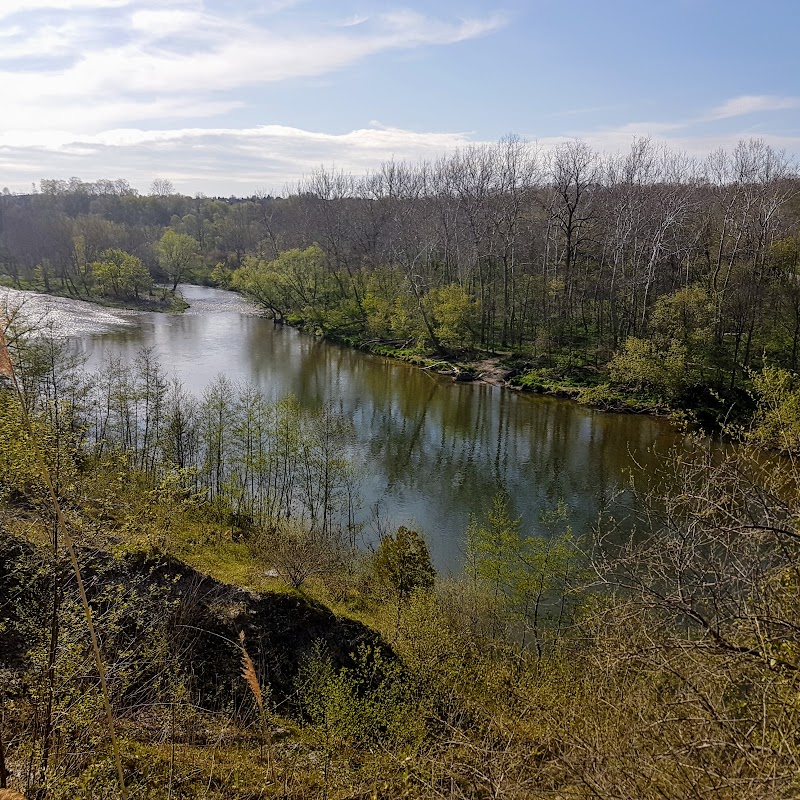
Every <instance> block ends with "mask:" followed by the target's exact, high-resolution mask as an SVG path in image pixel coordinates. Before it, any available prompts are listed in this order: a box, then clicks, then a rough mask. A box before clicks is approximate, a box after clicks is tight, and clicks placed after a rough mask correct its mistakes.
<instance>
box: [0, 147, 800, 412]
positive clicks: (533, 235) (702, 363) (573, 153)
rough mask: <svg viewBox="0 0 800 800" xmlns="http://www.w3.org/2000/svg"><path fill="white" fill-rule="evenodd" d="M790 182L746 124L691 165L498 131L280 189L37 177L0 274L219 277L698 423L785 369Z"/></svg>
mask: <svg viewBox="0 0 800 800" xmlns="http://www.w3.org/2000/svg"><path fill="white" fill-rule="evenodd" d="M799 189H800V182H798V175H797V168H796V165H795V164H794V163H793V162H792V160H791V159H790V158H789V157H788V156H786V155H785V154H784V153H781V152H778V151H775V150H774V149H773V148H771V147H770V146H769V145H766V144H765V143H764V142H762V141H760V140H758V139H752V140H744V141H741V142H740V143H739V144H738V145H737V146H736V147H735V148H734V149H733V150H732V151H730V152H727V151H718V152H715V153H713V154H711V155H710V156H708V157H707V158H705V159H703V160H697V159H691V158H689V157H687V156H686V155H684V154H682V153H679V152H673V151H670V150H668V149H665V148H664V147H662V146H660V145H658V144H655V143H653V142H652V141H650V140H647V139H639V140H636V141H634V142H633V143H632V145H631V148H630V151H629V152H627V153H625V154H621V155H608V154H603V153H599V152H597V151H595V150H593V149H592V148H590V147H589V146H588V145H586V144H585V143H583V142H581V141H578V140H575V141H570V142H566V143H564V144H562V145H559V146H558V147H556V148H555V149H552V150H549V151H546V152H544V151H541V150H540V149H539V148H537V146H536V145H535V144H532V143H529V142H525V141H523V140H520V139H518V138H515V137H508V138H506V139H504V140H501V141H500V142H498V143H497V144H495V145H492V146H472V147H468V148H465V149H462V150H459V151H455V152H454V153H452V154H451V155H449V156H446V157H443V158H441V159H440V160H438V161H435V162H432V163H425V162H422V163H411V164H409V163H402V162H388V163H385V164H383V165H382V166H381V167H380V168H379V169H377V170H376V171H374V172H372V173H370V174H367V175H363V176H354V175H349V174H346V173H343V172H339V171H336V170H333V169H326V168H319V169H318V170H317V171H315V172H313V173H312V174H310V175H308V176H307V177H306V178H304V179H303V180H302V181H301V182H300V183H299V184H298V185H297V186H295V187H292V188H291V189H287V191H286V195H285V196H283V197H273V196H269V195H266V194H263V195H257V196H253V197H250V198H227V199H220V198H214V199H211V198H206V197H195V198H190V197H185V196H182V195H178V194H175V193H174V192H173V191H172V187H171V185H170V184H169V182H168V181H165V180H159V181H154V184H153V186H152V187H151V193H150V194H149V195H147V196H141V195H139V194H137V193H136V192H135V191H134V190H132V189H131V187H130V186H129V185H128V184H127V183H126V182H125V181H124V180H115V181H111V180H101V181H97V182H95V183H85V182H82V181H81V180H79V179H77V178H76V179H72V180H70V181H59V180H43V181H42V182H41V183H40V185H39V187H38V190H37V191H36V193H33V194H30V195H24V196H22V195H17V196H15V195H11V194H8V193H6V194H4V195H3V196H0V271H2V272H4V273H5V274H6V276H7V277H6V280H7V281H8V282H9V283H11V284H13V285H15V286H18V287H35V288H42V289H44V290H45V291H51V292H53V291H55V292H58V293H67V294H71V295H73V296H76V297H98V296H102V297H105V298H106V299H109V300H112V301H120V302H129V303H131V302H132V303H134V304H135V303H136V301H137V299H139V300H140V299H141V296H145V295H147V294H148V292H152V291H153V288H152V287H153V281H156V282H157V283H158V284H160V285H163V286H166V287H168V288H169V290H171V291H172V293H173V294H174V290H175V288H176V287H177V286H178V284H179V283H180V282H181V281H196V282H207V283H211V284H214V285H219V286H225V287H228V286H230V287H232V288H235V289H237V290H239V291H242V292H244V293H246V294H247V295H249V296H250V297H252V298H253V299H255V300H256V301H257V302H258V303H259V304H260V305H261V306H262V307H263V308H265V309H266V310H267V311H268V312H269V313H270V314H272V315H273V316H274V317H275V319H276V320H278V321H288V322H291V323H293V324H299V325H303V326H304V327H306V328H307V329H309V330H311V331H313V332H315V333H319V334H322V335H326V336H330V337H333V338H338V339H340V340H342V341H345V342H347V343H349V344H352V345H355V346H360V347H365V348H369V349H373V350H375V351H376V352H381V353H384V354H389V355H396V356H399V357H405V358H423V359H424V358H425V357H426V356H427V357H430V359H432V360H434V361H440V360H441V359H442V358H443V357H444V358H445V359H449V360H450V361H454V362H455V363H456V364H462V365H463V364H467V365H469V364H470V363H474V362H475V361H476V360H480V358H479V357H478V356H480V357H483V356H485V355H486V354H487V353H488V354H490V355H492V356H493V357H497V358H499V359H501V360H502V363H503V365H504V366H505V367H507V372H508V375H509V378H510V379H511V380H512V382H514V383H515V384H517V385H519V386H522V387H524V388H528V389H531V390H534V391H550V392H555V393H560V394H566V395H569V396H574V397H577V398H578V399H579V400H581V401H583V402H587V403H592V404H595V405H600V406H603V407H607V408H622V409H644V410H650V411H652V410H659V409H670V408H671V409H683V410H688V411H694V412H696V415H699V416H700V417H701V419H702V421H703V422H704V423H706V424H710V423H711V422H712V421H713V420H715V419H716V420H719V419H725V418H728V417H729V415H730V411H731V408H734V409H736V411H737V413H738V411H740V410H741V411H742V412H744V413H749V411H751V410H752V404H749V400H748V398H749V394H748V390H749V388H750V387H751V379H750V373H751V371H752V370H756V371H758V370H760V369H761V368H763V367H764V366H777V367H782V368H786V369H789V370H792V371H796V370H797V367H798V358H800V352H799V350H798V344H799V343H800V288H799V287H798V282H797V269H798V263H799V262H800V238H798V236H800V233H799V231H798V224H799V220H800V199H798V190H799ZM168 294H169V293H168V291H167V289H163V290H161V292H160V297H161V298H162V301H164V302H168ZM164 298H167V300H164ZM465 371H466V372H467V373H469V368H468V367H467V368H465Z"/></svg>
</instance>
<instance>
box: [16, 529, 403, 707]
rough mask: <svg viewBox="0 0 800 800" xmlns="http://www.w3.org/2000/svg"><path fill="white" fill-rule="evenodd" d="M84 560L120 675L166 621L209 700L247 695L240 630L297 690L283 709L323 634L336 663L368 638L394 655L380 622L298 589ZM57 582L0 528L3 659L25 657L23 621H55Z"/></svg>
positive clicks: (174, 566)
mask: <svg viewBox="0 0 800 800" xmlns="http://www.w3.org/2000/svg"><path fill="white" fill-rule="evenodd" d="M81 561H82V569H83V577H84V581H85V583H86V587H87V594H88V595H89V598H90V602H91V603H92V605H93V607H94V608H95V612H96V615H97V617H98V628H99V629H100V630H99V632H100V636H101V639H104V641H105V644H104V650H105V653H106V657H107V658H108V660H109V664H110V676H111V677H112V679H113V673H114V667H113V662H114V658H115V655H116V654H117V653H120V652H122V651H124V650H125V649H126V647H128V643H130V642H132V641H136V640H137V637H138V638H139V639H141V638H143V634H144V633H145V632H146V631H147V630H149V629H152V628H153V627H155V626H159V625H160V626H161V628H162V629H163V631H164V634H165V636H166V638H167V640H168V646H169V648H170V650H171V652H172V653H173V654H174V655H173V657H174V658H175V659H176V661H177V664H178V668H179V669H180V670H181V672H182V673H183V674H184V675H186V676H188V677H187V680H188V682H189V684H190V687H191V690H192V692H193V695H194V697H195V698H196V699H197V700H198V701H199V703H200V704H202V705H203V706H205V707H219V706H221V705H222V704H233V705H234V707H236V706H237V705H238V704H239V702H240V701H242V700H244V698H245V697H246V695H247V692H248V689H247V687H246V685H245V683H244V681H243V680H242V678H241V657H242V651H241V648H240V644H239V635H240V633H241V632H244V635H245V646H246V647H247V650H248V653H249V654H250V657H251V658H252V659H253V662H254V663H255V666H256V670H257V673H258V677H259V680H260V681H261V682H262V683H263V684H269V686H270V689H271V692H272V698H273V700H274V701H276V702H281V701H284V700H289V703H288V704H287V706H284V707H283V709H282V710H283V711H284V712H285V711H290V710H291V697H292V695H293V694H294V690H295V688H296V687H295V684H294V681H295V678H296V676H297V673H298V671H299V669H300V666H301V664H302V663H303V660H304V659H305V658H306V657H307V656H308V655H309V654H310V653H311V652H312V651H313V650H314V648H315V647H316V646H318V643H322V644H323V645H324V648H325V651H326V653H327V655H328V656H329V657H330V659H331V660H332V661H333V663H334V664H335V665H338V666H352V665H353V657H352V656H353V654H354V653H355V652H356V650H357V649H358V648H359V646H360V645H366V646H368V647H373V648H379V649H380V650H381V651H383V653H384V655H385V656H387V657H391V652H390V650H389V648H388V646H387V645H385V644H384V643H383V642H382V641H381V639H380V637H379V636H378V635H377V634H376V633H375V632H374V631H372V630H370V629H369V628H367V627H366V626H364V625H362V624H360V623H358V622H355V621H353V620H348V619H343V618H340V617H337V616H336V615H334V614H333V613H332V612H331V611H329V610H328V609H327V608H325V607H324V606H322V605H320V604H318V603H315V602H312V601H310V600H307V599H305V598H302V597H299V596H295V595H285V594H265V595H263V596H258V595H253V594H250V593H248V592H246V591H244V590H242V589H240V588H238V587H235V586H229V585H226V584H223V583H220V582H218V581H215V580H214V579H213V578H209V577H208V576H207V575H203V574H201V573H199V572H197V571H196V570H194V569H192V568H191V567H189V566H188V565H186V564H184V563H182V562H179V561H176V560H174V559H165V558H147V557H144V556H134V557H127V558H125V559H115V558H114V557H112V556H111V555H109V554H108V553H95V554H88V553H82V554H81ZM61 575H62V576H63V581H64V583H65V584H66V587H67V588H66V593H67V595H69V593H70V592H71V591H72V589H73V588H74V587H73V583H74V579H73V577H72V575H71V573H70V571H69V568H68V566H67V565H66V564H65V565H64V568H63V570H62V571H61ZM50 585H51V581H50V579H49V578H48V577H47V576H46V575H45V574H44V573H43V571H42V570H41V558H40V556H39V555H38V554H37V553H36V552H35V551H34V549H33V548H32V546H31V545H29V544H28V543H27V542H22V541H20V540H18V539H15V538H14V537H11V536H9V535H8V534H4V533H2V532H1V531H0V632H2V633H0V669H3V668H5V669H9V668H10V669H19V668H20V667H21V666H22V665H23V664H24V659H25V653H26V650H27V649H28V647H29V646H30V644H31V640H30V637H29V636H26V633H25V631H26V627H28V626H31V623H32V622H33V625H34V626H35V625H37V622H36V621H37V620H38V621H39V622H38V625H40V626H41V627H40V630H47V624H46V619H47V615H48V612H49V608H50V602H51V601H50V598H49V587H50ZM116 598H120V599H121V600H124V607H125V611H124V612H123V613H122V616H121V617H120V616H117V618H116V619H115V630H116V633H115V636H114V639H113V642H112V641H111V640H110V636H109V635H107V634H106V633H105V631H104V630H103V614H104V613H105V612H106V611H108V609H109V608H110V604H111V603H112V602H113V601H114V600H115V599H116ZM162 666H163V665H159V666H158V668H159V669H160V668H162ZM146 673H147V670H146V665H145V668H144V669H143V670H142V674H141V681H137V683H140V684H141V685H140V686H134V687H131V688H130V689H129V690H128V691H129V692H131V693H134V694H136V695H137V696H139V693H140V692H142V691H144V689H143V688H142V687H143V686H144V685H145V684H146V683H147V680H148V676H147V674H146Z"/></svg>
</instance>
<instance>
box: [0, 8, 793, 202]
mask: <svg viewBox="0 0 800 800" xmlns="http://www.w3.org/2000/svg"><path fill="white" fill-rule="evenodd" d="M798 31H800V0H758V2H756V0H572V2H564V0H505V1H504V0H497V1H496V2H495V1H494V0H491V1H490V0H459V1H458V2H456V1H455V0H427V2H422V0H398V2H397V3H395V2H382V1H381V2H378V1H377V0H341V1H340V0H0V187H8V188H9V189H10V190H11V191H13V192H29V191H31V187H32V185H33V184H35V183H38V182H39V181H41V180H42V179H45V178H64V179H66V178H69V177H72V176H76V177H79V178H81V179H83V180H85V181H92V180H97V179H99V178H111V179H114V178H125V179H127V180H128V181H130V183H131V184H132V185H133V186H134V187H135V188H137V189H139V190H140V191H142V192H147V191H148V187H149V186H150V184H151V183H152V181H153V180H154V179H155V178H162V179H167V180H170V181H172V183H173V185H174V187H175V189H176V190H177V191H180V192H182V193H186V194H197V193H203V194H206V195H209V196H214V195H219V196H228V195H237V196H243V195H251V194H253V193H254V192H256V191H263V192H269V193H272V194H282V193H285V192H286V191H287V189H289V190H290V189H291V187H292V186H294V185H296V182H297V181H298V180H299V179H301V178H302V176H303V175H306V174H308V173H310V172H312V171H313V170H315V169H316V168H318V167H319V166H321V165H324V166H327V167H335V168H336V169H341V170H346V171H349V172H353V173H356V174H363V173H365V172H367V171H369V170H370V169H374V168H376V167H377V166H378V165H379V164H380V163H381V162H382V161H385V160H388V159H392V158H394V159H397V160H407V161H415V160H418V159H423V158H436V157H437V156H440V155H442V154H444V153H447V152H452V151H453V150H454V149H456V148H458V147H460V146H464V145H467V144H469V143H480V142H494V141H497V140H498V139H499V138H501V137H503V136H505V135H507V134H510V133H513V134H517V135H519V136H521V137H523V138H525V139H529V140H536V141H538V142H539V143H540V145H541V146H542V147H543V148H544V149H546V148H548V147H552V146H553V145H555V144H557V143H558V142H560V141H564V140H565V139H572V138H580V139H583V140H585V141H586V142H588V143H589V144H590V145H592V146H593V147H595V148H597V149H598V150H600V151H602V152H606V153H615V152H622V151H625V150H626V149H627V148H629V147H630V145H631V143H632V141H633V140H634V138H635V137H638V136H648V137H651V138H652V139H654V140H657V141H665V142H667V143H668V144H669V146H670V147H672V148H674V149H676V150H682V151H686V152H687V153H689V154H690V155H695V156H698V157H702V156H703V155H705V154H707V153H708V152H711V151H712V150H715V149H717V148H719V147H725V148H732V147H734V146H735V144H736V142H737V141H738V140H739V139H742V138H750V137H757V138H761V139H763V140H765V141H766V142H767V143H769V144H771V145H772V146H774V147H775V148H776V149H783V150H785V151H786V152H787V153H789V154H791V155H793V156H794V157H796V158H797V157H800V47H799V46H798V44H797V43H798Z"/></svg>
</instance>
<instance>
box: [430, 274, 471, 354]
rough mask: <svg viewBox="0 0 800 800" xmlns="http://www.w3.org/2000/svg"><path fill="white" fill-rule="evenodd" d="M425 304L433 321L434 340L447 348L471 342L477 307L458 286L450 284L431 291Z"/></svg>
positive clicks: (462, 288) (467, 293) (463, 289)
mask: <svg viewBox="0 0 800 800" xmlns="http://www.w3.org/2000/svg"><path fill="white" fill-rule="evenodd" d="M425 303H426V305H427V306H428V308H429V309H430V313H431V316H432V317H433V319H434V321H435V326H434V331H435V333H436V338H437V339H438V340H439V342H440V343H441V344H443V345H444V346H445V347H448V348H454V347H464V346H465V345H469V344H471V342H472V338H473V334H472V328H471V326H472V323H473V320H474V319H475V317H476V315H477V314H478V311H479V305H478V304H477V303H476V302H475V301H474V300H473V298H472V297H471V296H470V294H469V292H468V291H467V290H466V289H465V288H464V287H463V286H461V285H460V284H457V283H450V284H448V285H446V286H441V287H437V288H434V289H431V290H430V291H429V292H428V294H427V295H426V296H425Z"/></svg>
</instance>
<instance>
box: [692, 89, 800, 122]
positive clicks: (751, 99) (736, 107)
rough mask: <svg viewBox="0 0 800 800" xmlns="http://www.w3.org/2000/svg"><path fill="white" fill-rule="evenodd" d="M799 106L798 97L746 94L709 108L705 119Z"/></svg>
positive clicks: (725, 117)
mask: <svg viewBox="0 0 800 800" xmlns="http://www.w3.org/2000/svg"><path fill="white" fill-rule="evenodd" d="M793 108H800V97H780V96H778V95H772V94H747V95H741V96H740V97H734V98H732V99H730V100H728V101H727V102H725V103H723V104H722V105H721V106H717V107H716V108H713V109H711V111H710V112H709V115H708V117H707V119H709V120H718V119H730V118H732V117H742V116H745V115H746V114H755V113H758V112H761V111H786V110H789V109H793Z"/></svg>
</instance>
